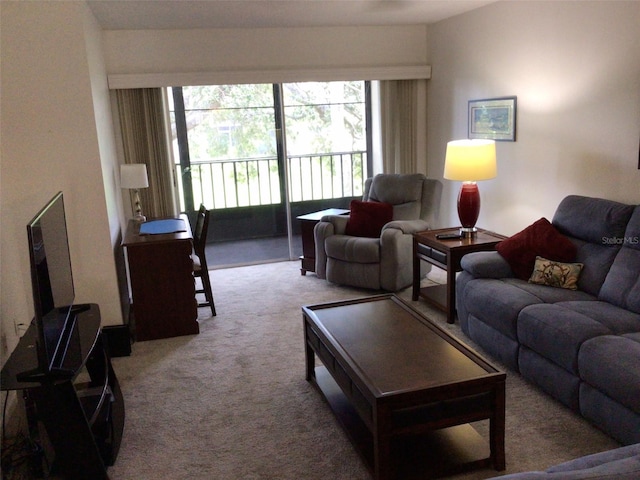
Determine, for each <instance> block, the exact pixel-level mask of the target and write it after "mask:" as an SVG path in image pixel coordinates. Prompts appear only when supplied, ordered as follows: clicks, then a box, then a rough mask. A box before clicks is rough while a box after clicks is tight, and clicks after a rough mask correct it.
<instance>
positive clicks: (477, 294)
mask: <svg viewBox="0 0 640 480" xmlns="http://www.w3.org/2000/svg"><path fill="white" fill-rule="evenodd" d="M545 288H549V287H545ZM549 289H550V288H549ZM463 296H464V302H465V307H466V308H467V311H469V312H470V313H472V314H473V315H474V316H476V317H477V318H478V320H480V321H481V322H483V323H485V324H487V325H489V326H490V327H491V328H493V329H495V330H497V331H498V332H500V333H501V334H502V335H504V336H506V337H509V338H511V339H513V340H517V339H518V336H517V329H516V324H517V319H518V314H519V313H520V310H522V309H523V308H524V307H526V306H527V305H533V304H536V303H540V299H539V298H538V297H536V296H535V295H532V294H530V293H528V292H526V291H525V290H523V289H521V288H518V286H516V285H512V284H509V283H507V282H504V281H502V280H494V279H476V280H471V281H469V282H468V283H467V286H466V288H465V294H464V295H463Z"/></svg>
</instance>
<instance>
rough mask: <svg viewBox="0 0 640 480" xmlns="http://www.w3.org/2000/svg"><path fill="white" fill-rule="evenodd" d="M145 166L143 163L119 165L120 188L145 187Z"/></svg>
mask: <svg viewBox="0 0 640 480" xmlns="http://www.w3.org/2000/svg"><path fill="white" fill-rule="evenodd" d="M148 186H149V179H148V178H147V166H146V165H145V164H144V163H131V164H128V165H120V188H147V187H148Z"/></svg>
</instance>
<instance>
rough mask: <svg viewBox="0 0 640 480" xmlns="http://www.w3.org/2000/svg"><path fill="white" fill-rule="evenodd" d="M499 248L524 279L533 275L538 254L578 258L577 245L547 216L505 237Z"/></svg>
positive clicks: (562, 259)
mask: <svg viewBox="0 0 640 480" xmlns="http://www.w3.org/2000/svg"><path fill="white" fill-rule="evenodd" d="M496 250H497V251H498V253H500V255H502V256H503V257H504V258H505V260H506V261H507V262H508V263H509V266H511V270H513V273H514V274H515V275H516V277H518V278H521V279H522V280H528V279H529V277H530V276H531V273H532V272H533V267H534V265H535V263H536V257H537V256H540V257H544V258H546V259H549V260H554V261H556V262H573V260H574V259H575V258H576V246H575V245H574V244H573V243H571V240H569V239H568V238H567V237H565V236H564V235H562V234H561V233H560V232H558V230H556V228H555V227H554V226H553V225H551V222H549V220H547V219H546V218H541V219H540V220H538V221H537V222H535V223H533V224H532V225H529V226H528V227H527V228H525V229H524V230H522V231H521V232H519V233H516V234H515V235H513V236H512V237H509V238H507V239H506V240H503V241H502V242H500V243H499V244H498V245H496Z"/></svg>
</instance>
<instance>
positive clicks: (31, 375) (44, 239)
mask: <svg viewBox="0 0 640 480" xmlns="http://www.w3.org/2000/svg"><path fill="white" fill-rule="evenodd" d="M27 237H28V242H29V258H30V263H31V284H32V288H33V304H34V311H35V317H34V319H33V323H34V326H35V330H36V350H37V356H38V367H37V368H36V369H35V370H30V371H27V372H23V373H22V374H21V375H19V377H21V378H20V379H22V380H38V379H40V378H42V377H65V376H71V375H73V371H68V370H65V369H64V367H63V366H64V359H65V354H66V350H67V348H68V345H69V341H70V339H71V337H72V332H73V330H74V323H75V314H74V309H73V301H74V297H75V289H74V285H73V273H72V270H71V256H70V254H69V241H68V236H67V222H66V217H65V210H64V199H63V194H62V192H58V193H57V194H56V195H54V197H53V198H52V199H51V200H50V201H49V202H47V204H46V205H45V206H44V207H43V208H42V209H41V210H40V211H39V212H38V213H37V214H36V216H35V217H33V219H32V220H31V221H30V222H29V223H28V224H27Z"/></svg>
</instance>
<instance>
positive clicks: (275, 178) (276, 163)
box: [168, 82, 370, 266]
mask: <svg viewBox="0 0 640 480" xmlns="http://www.w3.org/2000/svg"><path fill="white" fill-rule="evenodd" d="M367 88H368V83H366V82H324V83H295V84H282V85H271V84H258V85H216V86H189V87H174V88H171V89H169V95H168V96H169V107H170V114H171V125H172V134H173V135H172V137H173V153H174V160H175V170H174V172H175V179H176V188H177V191H178V196H179V199H180V209H181V210H182V211H185V212H192V211H194V210H197V209H198V207H199V205H200V204H201V203H203V204H204V205H205V206H206V207H207V208H208V209H210V210H211V228H210V231H209V239H210V241H211V242H212V244H213V245H212V251H215V252H216V253H215V254H212V255H211V263H212V264H213V265H217V266H221V265H236V264H247V263H258V262H264V261H274V260H282V259H294V258H297V257H298V256H299V255H300V254H301V250H302V244H301V241H300V239H299V238H297V235H298V233H299V222H298V221H297V220H296V218H297V217H298V216H300V215H303V214H306V213H310V212H313V211H318V210H322V209H324V208H329V207H348V203H349V201H350V200H351V199H352V198H354V197H360V196H361V195H362V186H363V182H364V179H365V178H366V174H367V171H368V168H370V167H368V166H367V159H368V158H369V156H368V155H367V151H368V148H367V145H368V132H369V131H370V129H368V128H367V118H368V115H367V112H368V105H369V102H368V101H367V100H368V95H367Z"/></svg>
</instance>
